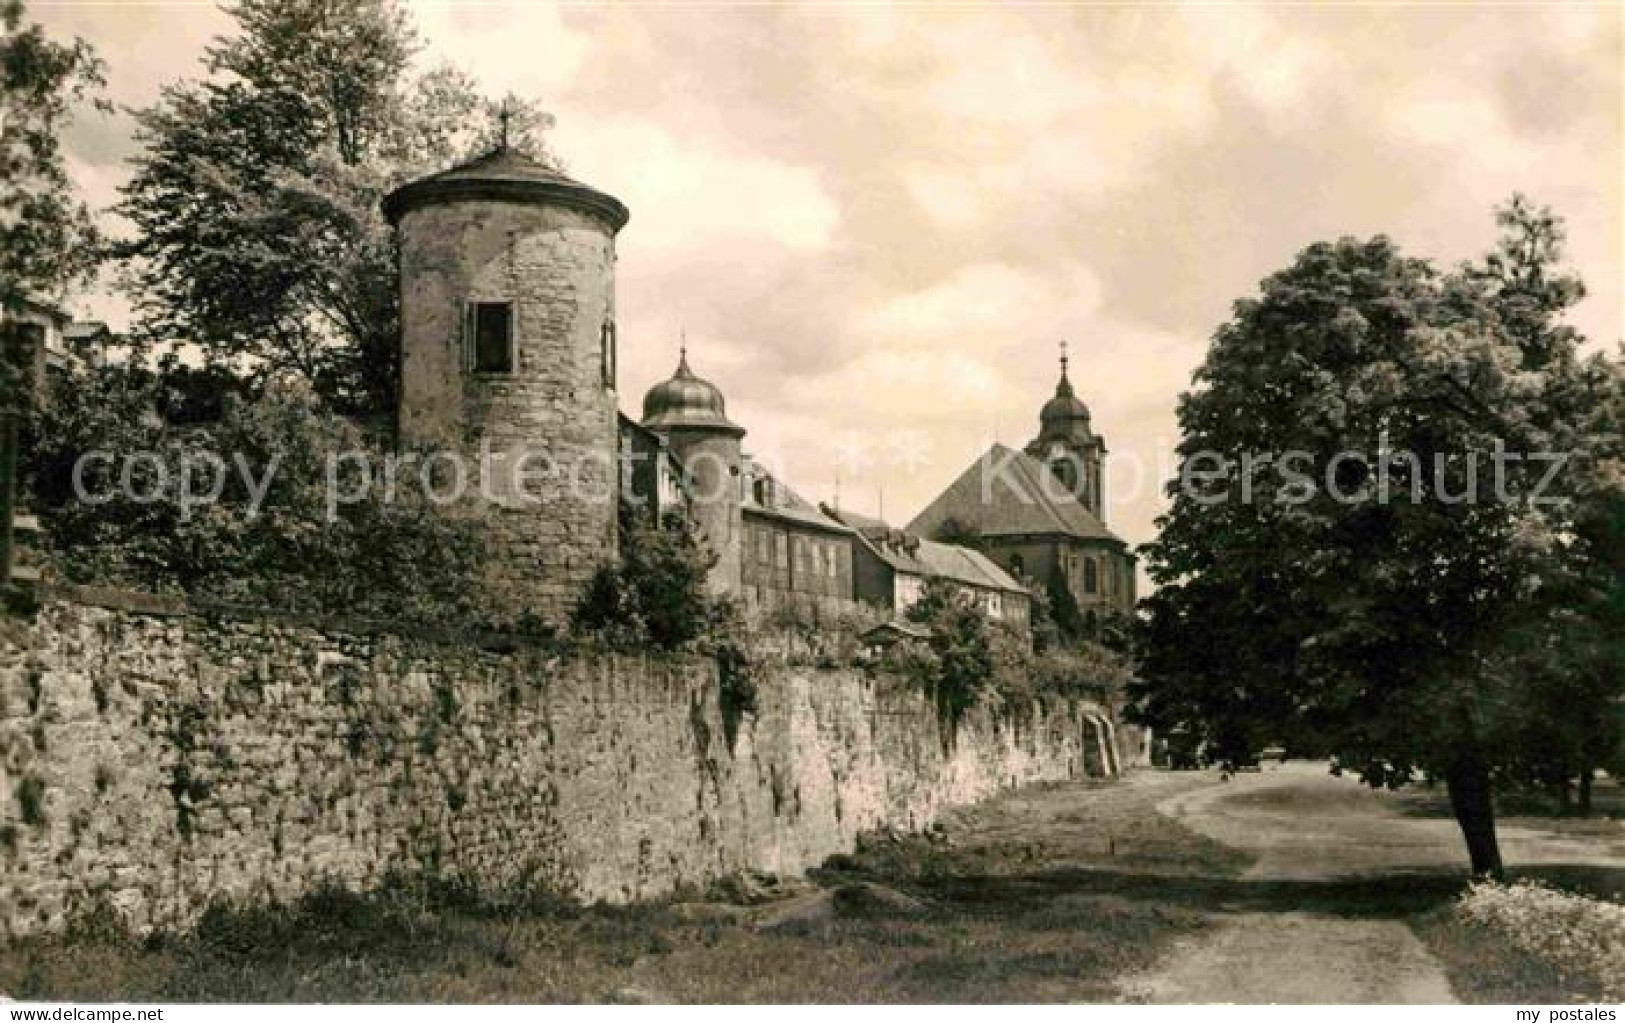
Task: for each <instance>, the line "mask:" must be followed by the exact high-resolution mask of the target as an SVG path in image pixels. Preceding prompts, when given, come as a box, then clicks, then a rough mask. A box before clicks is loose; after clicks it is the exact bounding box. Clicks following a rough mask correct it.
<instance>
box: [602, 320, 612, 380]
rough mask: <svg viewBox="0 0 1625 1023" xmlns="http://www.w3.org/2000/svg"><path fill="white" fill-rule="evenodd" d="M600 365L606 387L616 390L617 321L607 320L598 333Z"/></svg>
mask: <svg viewBox="0 0 1625 1023" xmlns="http://www.w3.org/2000/svg"><path fill="white" fill-rule="evenodd" d="M598 348H599V352H598V358H599V365H601V366H602V367H603V370H604V386H605V387H607V388H609V389H610V390H614V389H615V321H614V320H605V321H604V325H603V327H602V328H600V329H599V332H598Z"/></svg>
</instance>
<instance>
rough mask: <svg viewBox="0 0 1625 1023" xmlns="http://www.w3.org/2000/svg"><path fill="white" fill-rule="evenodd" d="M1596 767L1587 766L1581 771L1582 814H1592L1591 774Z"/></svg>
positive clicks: (1584, 815) (1586, 815) (1585, 815)
mask: <svg viewBox="0 0 1625 1023" xmlns="http://www.w3.org/2000/svg"><path fill="white" fill-rule="evenodd" d="M1595 770H1596V769H1595V768H1591V767H1587V768H1586V769H1585V770H1583V771H1581V772H1580V816H1582V817H1590V816H1591V775H1592V774H1593V773H1595Z"/></svg>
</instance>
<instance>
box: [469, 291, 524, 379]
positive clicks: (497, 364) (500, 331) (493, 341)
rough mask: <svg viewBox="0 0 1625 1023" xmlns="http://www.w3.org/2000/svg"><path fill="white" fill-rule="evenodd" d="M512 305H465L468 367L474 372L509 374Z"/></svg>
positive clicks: (511, 360) (510, 367)
mask: <svg viewBox="0 0 1625 1023" xmlns="http://www.w3.org/2000/svg"><path fill="white" fill-rule="evenodd" d="M513 334H514V331H513V303H512V302H470V303H469V304H468V368H469V369H470V370H472V371H473V372H475V373H512V372H513V371H514V351H513Z"/></svg>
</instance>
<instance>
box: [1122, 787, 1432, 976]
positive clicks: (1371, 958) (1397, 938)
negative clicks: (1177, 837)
mask: <svg viewBox="0 0 1625 1023" xmlns="http://www.w3.org/2000/svg"><path fill="white" fill-rule="evenodd" d="M1157 810H1158V812H1159V813H1162V814H1165V815H1167V816H1169V817H1172V818H1175V819H1176V820H1179V821H1181V822H1182V823H1184V824H1185V825H1186V826H1187V827H1190V828H1191V829H1192V830H1194V831H1197V832H1199V833H1201V834H1204V835H1207V836H1208V837H1210V838H1212V839H1214V840H1216V841H1219V842H1223V843H1224V844H1226V845H1229V846H1231V847H1233V848H1238V849H1244V850H1246V851H1247V852H1250V853H1252V854H1253V855H1255V856H1257V857H1258V859H1257V862H1256V863H1255V864H1254V865H1253V866H1252V867H1251V868H1249V869H1248V870H1247V871H1246V873H1245V874H1243V876H1242V879H1243V881H1253V882H1260V883H1262V884H1267V883H1269V882H1335V881H1345V880H1350V879H1355V878H1363V877H1370V876H1372V875H1373V874H1377V873H1382V872H1388V871H1393V870H1396V869H1398V870H1414V869H1417V868H1421V869H1430V868H1431V869H1437V868H1445V867H1454V866H1456V864H1457V862H1458V861H1459V860H1460V853H1459V851H1458V847H1459V845H1460V841H1459V839H1456V838H1455V836H1454V835H1452V834H1450V832H1449V830H1447V829H1450V830H1453V825H1451V823H1450V822H1448V821H1432V820H1407V819H1404V818H1402V817H1399V816H1398V815H1396V814H1394V813H1392V812H1390V811H1388V810H1387V808H1386V807H1384V806H1383V805H1382V804H1381V802H1380V801H1379V800H1378V798H1377V797H1376V796H1374V795H1372V794H1371V793H1368V792H1365V791H1362V790H1360V789H1359V788H1358V787H1357V786H1356V785H1355V784H1354V783H1352V782H1349V781H1347V780H1342V779H1335V778H1330V777H1328V776H1327V775H1326V770H1325V768H1324V767H1323V766H1320V765H1313V766H1311V765H1299V764H1289V765H1285V766H1283V767H1281V768H1279V769H1276V770H1272V771H1269V772H1265V773H1261V774H1247V775H1241V776H1238V777H1237V778H1235V779H1233V780H1232V781H1231V782H1230V783H1228V784H1226V785H1222V786H1218V787H1214V788H1204V789H1198V790H1196V791H1193V792H1187V793H1181V794H1179V795H1177V796H1174V797H1172V798H1170V799H1168V800H1165V801H1164V802H1163V803H1161V804H1159V805H1158V807H1157ZM1125 990H1126V991H1127V992H1128V994H1129V995H1130V997H1133V998H1135V999H1136V1000H1144V1001H1150V1002H1160V1003H1190V1002H1201V1003H1213V1002H1231V1003H1235V1002H1253V1003H1262V1002H1274V1003H1338V1004H1348V1003H1385V1004H1418V1003H1420V1004H1450V1003H1454V1002H1455V1001H1456V998H1455V995H1454V994H1453V993H1452V992H1451V990H1450V984H1449V982H1448V981H1447V980H1446V979H1445V974H1444V970H1443V969H1442V967H1441V966H1440V965H1439V963H1438V962H1437V961H1436V960H1435V959H1434V958H1433V956H1432V955H1430V954H1429V953H1428V951H1427V950H1426V949H1425V948H1423V947H1422V944H1421V942H1419V941H1418V940H1417V938H1416V936H1415V935H1414V934H1413V933H1412V932H1411V930H1410V928H1409V927H1407V926H1406V925H1405V924H1404V923H1403V922H1402V921H1400V920H1392V919H1388V920H1384V919H1348V918H1346V917H1343V916H1339V915H1335V914H1332V913H1327V912H1314V911H1290V910H1289V911H1272V910H1264V911H1256V910H1240V911H1235V912H1229V913H1226V914H1224V917H1223V920H1222V923H1221V924H1220V927H1219V929H1218V931H1217V932H1216V933H1214V934H1212V935H1209V936H1206V937H1204V938H1203V939H1201V940H1200V941H1191V942H1186V943H1184V944H1182V945H1180V946H1179V947H1177V948H1176V950H1175V951H1174V953H1173V954H1172V955H1170V956H1169V957H1168V958H1167V959H1165V960H1164V961H1163V963H1162V964H1161V965H1160V966H1159V968H1158V969H1156V970H1155V971H1153V972H1152V973H1150V974H1147V975H1143V976H1141V977H1138V978H1135V979H1133V980H1132V981H1130V982H1129V983H1128V984H1127V985H1126V986H1125Z"/></svg>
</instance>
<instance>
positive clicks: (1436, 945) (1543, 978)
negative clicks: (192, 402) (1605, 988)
mask: <svg viewBox="0 0 1625 1023" xmlns="http://www.w3.org/2000/svg"><path fill="white" fill-rule="evenodd" d="M1410 925H1411V930H1413V931H1415V932H1416V936H1417V937H1418V938H1420V939H1421V940H1422V944H1423V945H1424V946H1425V947H1426V948H1427V950H1428V951H1429V952H1432V953H1433V955H1434V957H1435V958H1437V959H1438V960H1439V964H1440V965H1441V966H1443V967H1444V972H1445V976H1446V977H1447V978H1449V980H1450V989H1451V990H1452V991H1454V992H1455V994H1456V997H1457V998H1459V999H1461V1000H1462V1001H1463V1002H1466V1003H1468V1004H1471V1005H1564V1004H1568V1003H1572V1002H1588V1001H1591V1000H1592V998H1591V997H1589V993H1588V992H1585V991H1578V990H1576V988H1575V985H1574V984H1573V982H1572V981H1571V980H1570V979H1569V978H1568V977H1566V976H1565V975H1564V974H1563V972H1562V971H1561V970H1559V969H1557V967H1555V966H1554V965H1552V964H1551V963H1550V962H1547V961H1546V960H1544V959H1541V958H1540V957H1539V956H1536V955H1533V954H1531V953H1529V952H1525V951H1524V950H1523V949H1520V948H1518V947H1517V946H1516V945H1514V944H1513V943H1512V942H1510V941H1508V940H1506V937H1505V936H1504V935H1501V934H1498V933H1495V932H1493V931H1491V930H1489V929H1488V928H1485V927H1483V926H1481V925H1479V924H1476V923H1474V922H1472V921H1470V920H1465V919H1463V918H1462V917H1461V916H1460V914H1458V913H1457V912H1456V911H1455V909H1454V907H1453V906H1441V907H1439V908H1437V909H1433V910H1429V911H1428V912H1426V913H1423V914H1421V915H1419V916H1416V917H1412V918H1411V920H1410Z"/></svg>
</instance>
